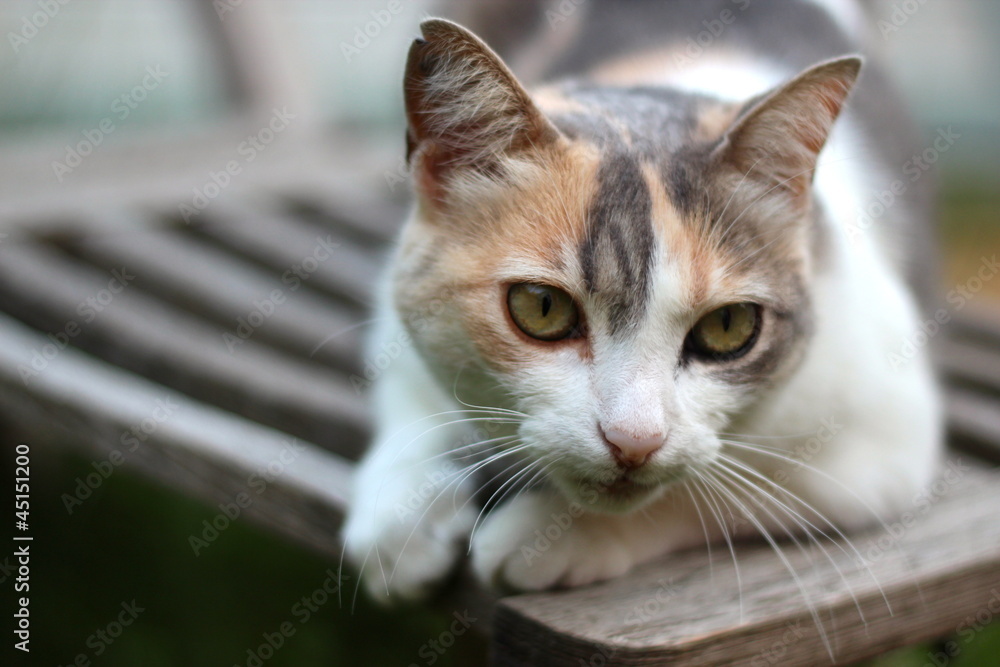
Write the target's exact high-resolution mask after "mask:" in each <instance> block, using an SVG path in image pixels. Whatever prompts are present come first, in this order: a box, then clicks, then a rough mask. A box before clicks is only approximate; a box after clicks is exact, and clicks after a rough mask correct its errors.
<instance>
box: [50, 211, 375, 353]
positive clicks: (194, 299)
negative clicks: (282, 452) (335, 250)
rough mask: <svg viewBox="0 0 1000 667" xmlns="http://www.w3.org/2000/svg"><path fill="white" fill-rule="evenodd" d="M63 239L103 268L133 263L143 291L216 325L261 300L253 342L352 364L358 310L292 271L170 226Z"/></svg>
mask: <svg viewBox="0 0 1000 667" xmlns="http://www.w3.org/2000/svg"><path fill="white" fill-rule="evenodd" d="M63 245H64V246H65V247H67V248H68V249H69V250H70V252H72V253H73V254H74V255H78V256H80V257H83V258H85V259H87V260H88V261H90V262H92V263H94V264H96V265H97V266H99V267H100V268H102V269H103V270H105V271H110V270H111V269H115V268H120V267H122V266H128V267H133V268H134V269H135V271H136V273H137V274H138V276H139V277H138V278H137V285H138V286H140V287H142V289H144V290H145V291H147V292H150V293H152V294H155V295H156V296H158V297H161V298H163V299H164V300H166V301H167V302H169V303H171V304H175V305H178V306H180V307H182V308H184V309H186V310H189V311H192V312H194V313H196V314H197V315H198V316H200V317H202V318H204V319H205V320H207V321H211V322H215V323H216V324H217V325H218V326H219V328H220V330H223V331H224V330H232V329H234V328H235V327H237V326H238V324H239V320H240V319H243V320H246V319H247V317H248V315H249V314H250V313H251V312H253V311H255V310H258V311H259V310H261V308H260V307H258V306H256V305H255V304H256V303H263V304H265V305H264V307H265V309H270V311H269V312H270V315H268V316H267V321H266V323H265V324H264V325H263V326H260V327H258V328H257V329H256V330H255V331H254V337H255V338H256V339H257V340H260V341H266V342H267V343H268V344H269V345H271V346H273V347H278V348H281V349H284V350H287V351H289V352H290V353H292V354H295V355H298V356H300V357H303V358H308V357H309V356H310V354H312V351H313V350H316V354H315V355H313V358H314V359H316V360H317V361H319V362H323V363H326V364H329V365H330V366H332V367H334V368H339V369H341V370H344V371H348V372H350V371H353V370H355V368H356V365H357V350H358V349H359V347H360V340H359V334H360V331H359V330H358V329H357V328H356V327H355V326H354V325H355V324H357V322H358V321H359V320H360V319H361V313H360V311H358V310H356V309H350V308H345V307H344V305H343V303H342V302H339V303H338V302H335V301H332V300H330V299H329V298H327V297H325V296H323V295H320V294H317V293H316V292H314V291H313V290H310V289H309V288H308V286H307V283H305V282H303V280H302V279H301V278H298V277H297V276H295V275H294V274H290V275H289V276H285V278H286V279H283V278H282V275H281V274H275V273H271V272H267V271H265V270H263V269H261V268H260V267H258V266H255V265H254V264H252V263H248V262H246V261H245V260H243V259H241V258H239V257H236V256H234V255H232V254H230V253H226V252H223V251H221V250H219V249H218V248H216V247H214V246H212V245H209V244H205V243H201V242H199V241H198V239H197V238H196V237H192V236H190V235H186V234H182V233H180V232H179V231H177V230H175V229H161V230H147V231H143V232H137V233H128V232H120V233H110V234H87V235H86V236H84V237H82V238H78V239H76V240H72V241H67V242H65V243H64V244H63ZM328 257H329V255H328ZM300 261H301V260H300ZM275 294H277V295H278V297H277V300H272V299H274V296H273V295H275ZM338 332H342V333H340V334H339V335H337V336H333V335H334V334H336V333H338ZM331 336H333V337H331ZM323 341H327V342H326V343H325V344H324V345H323V346H322V347H321V348H319V349H317V346H318V345H319V344H320V343H322V342H323Z"/></svg>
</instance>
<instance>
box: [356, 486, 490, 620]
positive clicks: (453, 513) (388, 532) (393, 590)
mask: <svg viewBox="0 0 1000 667" xmlns="http://www.w3.org/2000/svg"><path fill="white" fill-rule="evenodd" d="M393 495H395V496H397V497H396V498H395V499H394V500H393V499H390V498H389V497H388V496H393ZM385 496H387V497H386V498H382V499H380V500H379V502H378V507H376V506H375V502H374V501H373V500H371V499H367V502H359V503H357V506H356V507H352V508H351V510H350V512H349V513H348V517H347V522H346V524H345V526H344V529H343V534H342V537H343V543H344V550H345V556H346V558H347V560H348V561H349V562H350V563H351V564H352V565H353V566H354V568H355V571H357V572H359V573H360V574H359V576H360V577H361V583H362V585H363V586H364V587H365V588H366V589H367V591H368V593H369V594H370V595H371V596H372V597H373V598H374V599H375V600H376V601H379V602H389V603H391V602H394V601H397V600H402V601H415V600H420V599H422V598H424V597H426V596H427V595H428V594H429V593H430V592H431V591H432V590H433V589H434V587H435V585H436V584H438V583H439V582H440V581H441V580H442V579H444V578H445V577H446V576H447V575H448V574H449V572H450V571H451V570H452V568H453V567H454V565H455V563H456V562H457V561H458V559H459V558H460V557H461V556H462V555H463V554H464V553H465V549H466V546H467V544H468V541H467V540H468V536H469V533H470V532H471V531H472V526H473V523H474V522H475V518H476V515H477V513H476V511H475V510H474V509H473V508H472V507H471V506H469V505H468V504H467V503H465V499H464V498H461V497H459V498H458V499H457V500H453V499H452V497H451V494H450V493H446V494H444V496H443V497H442V498H440V499H439V500H438V501H436V502H434V503H432V504H430V506H429V507H428V506H427V505H424V506H420V507H417V508H415V509H414V508H413V507H411V506H410V504H408V501H407V500H406V499H405V498H404V497H403V494H401V493H399V492H397V493H396V494H392V493H386V494H385ZM463 503H465V504H464V506H463Z"/></svg>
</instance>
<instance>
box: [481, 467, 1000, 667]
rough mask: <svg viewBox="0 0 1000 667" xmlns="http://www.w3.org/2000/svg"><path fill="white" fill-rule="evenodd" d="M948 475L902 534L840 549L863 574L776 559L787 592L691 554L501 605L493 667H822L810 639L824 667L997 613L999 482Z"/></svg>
mask: <svg viewBox="0 0 1000 667" xmlns="http://www.w3.org/2000/svg"><path fill="white" fill-rule="evenodd" d="M957 469H958V470H959V472H958V473H953V474H958V475H959V479H958V481H954V480H952V483H947V482H942V483H941V484H942V485H943V486H942V487H940V488H937V487H935V488H936V490H938V491H940V493H938V494H933V493H932V497H933V498H934V500H935V502H934V504H933V508H932V509H931V510H930V511H929V512H927V513H926V514H923V513H921V512H920V511H917V510H916V509H915V511H914V512H913V513H911V514H913V515H915V517H916V518H915V523H913V525H911V526H910V527H904V525H903V524H902V523H899V524H893V525H891V526H890V528H892V529H893V532H892V533H891V534H890V533H886V532H883V531H881V530H875V531H872V532H869V533H866V534H860V535H856V536H854V538H853V539H854V542H855V544H857V545H858V549H859V551H860V552H861V555H862V556H863V557H864V559H865V560H866V561H867V563H868V566H869V567H870V573H871V574H870V575H869V574H868V572H867V571H866V569H865V568H863V567H860V566H859V565H858V564H857V562H856V561H855V559H854V558H853V557H852V555H851V554H850V552H849V550H848V553H844V552H841V551H839V550H837V549H834V548H830V547H829V546H828V547H827V551H828V552H829V559H830V560H831V561H832V562H833V563H835V564H836V567H834V566H833V565H831V563H830V562H829V561H827V557H826V556H824V555H823V554H822V553H821V552H819V551H818V549H816V548H815V547H813V548H810V549H809V550H808V552H807V554H803V553H799V552H797V551H796V549H795V547H794V546H793V545H791V544H786V545H784V546H783V548H784V550H785V552H786V555H787V558H788V560H789V561H790V562H791V563H792V565H793V566H794V568H795V569H796V571H797V574H798V577H799V580H800V582H801V588H800V586H799V585H797V584H796V583H795V581H794V580H793V578H792V577H791V576H790V574H789V572H788V570H787V569H786V568H785V567H784V566H783V564H782V563H781V562H780V560H779V559H778V558H777V557H775V555H774V553H773V552H772V551H771V550H770V549H769V548H768V547H767V546H765V545H749V544H744V545H740V546H739V547H738V552H737V555H738V562H739V570H740V576H741V582H740V583H738V582H737V580H736V577H735V570H734V569H733V568H731V567H727V566H726V565H725V564H724V562H722V561H720V560H719V559H716V562H715V566H714V571H713V570H710V568H709V565H708V561H707V559H706V557H705V552H704V551H703V550H702V551H697V550H696V551H691V552H686V553H681V554H677V555H675V556H672V557H670V558H668V559H665V560H664V561H662V562H660V563H656V564H652V565H649V566H647V567H644V568H641V569H640V570H638V571H636V572H635V573H633V574H631V575H629V576H626V577H624V578H621V579H618V580H614V581H611V582H608V583H605V584H600V585H596V586H590V587H586V588H580V589H574V590H570V591H564V592H557V593H548V594H537V595H523V596H517V597H512V598H507V599H505V600H503V601H501V602H500V604H499V607H498V609H497V612H496V621H495V638H494V648H493V659H494V664H495V665H497V666H498V667H505V666H507V665H523V666H528V665H546V666H549V667H561V666H563V665H566V666H569V665H572V666H574V667H577V666H578V665H580V664H602V665H660V664H666V663H669V664H676V665H719V664H726V665H752V666H753V667H757V666H758V665H766V664H775V663H777V664H781V665H816V664H823V663H829V662H831V661H832V659H831V658H830V656H829V653H828V652H827V650H826V648H825V646H824V640H823V638H822V635H821V633H820V631H819V630H818V628H819V627H822V634H823V635H825V637H826V641H827V642H828V644H829V647H830V649H831V651H832V655H833V657H834V659H836V661H837V662H848V661H852V660H859V659H862V658H865V657H869V656H873V655H876V654H878V653H880V652H882V651H885V650H887V649H890V648H893V647H896V646H900V645H906V644H913V643H915V642H919V641H921V640H925V639H929V638H933V637H936V636H941V635H947V634H949V633H954V632H956V631H957V630H958V628H959V627H960V624H961V623H962V622H963V619H964V618H965V617H966V616H967V615H969V614H970V613H971V614H973V615H974V614H975V612H976V611H977V610H979V609H983V608H985V605H986V604H987V602H989V600H990V597H991V595H994V596H996V599H997V602H1000V595H998V594H997V588H996V587H998V586H1000V524H998V523H997V521H996V507H997V506H998V504H1000V475H998V474H997V473H995V472H989V473H987V472H982V471H978V470H975V469H972V470H962V469H961V468H960V467H959V468H957ZM897 529H898V531H897ZM810 559H812V562H813V563H814V564H815V565H810ZM837 568H839V569H840V570H841V572H842V576H841V574H838V572H837ZM875 581H877V582H879V584H880V585H881V588H882V591H880V590H879V587H878V586H876V584H875ZM883 591H884V594H885V597H884V598H883ZM806 599H808V600H809V604H811V605H812V607H813V608H814V609H815V611H816V614H817V617H816V618H815V619H814V618H813V617H812V616H811V615H810V613H809V609H808V606H807V604H806V602H805V600H806ZM886 600H888V602H889V604H890V605H891V612H890V608H889V606H888V605H887V604H886ZM994 604H996V603H994ZM741 607H742V610H743V612H742V615H741V612H740V609H741ZM862 613H863V616H864V619H865V620H864V621H862V620H861V614H862ZM817 619H818V622H817Z"/></svg>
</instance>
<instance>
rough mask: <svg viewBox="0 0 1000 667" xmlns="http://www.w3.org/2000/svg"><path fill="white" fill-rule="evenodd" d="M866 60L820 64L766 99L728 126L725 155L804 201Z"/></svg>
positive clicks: (742, 169)
mask: <svg viewBox="0 0 1000 667" xmlns="http://www.w3.org/2000/svg"><path fill="white" fill-rule="evenodd" d="M861 64H862V61H861V58H859V57H856V56H847V57H844V58H838V59H836V60H830V61H827V62H824V63H820V64H818V65H815V66H813V67H811V68H809V69H807V70H806V71H804V72H802V73H801V74H799V75H798V76H797V77H795V78H794V79H792V80H791V81H789V82H788V83H787V84H785V85H783V86H781V87H780V88H778V89H777V90H775V91H773V92H772V93H770V94H769V95H767V96H766V97H764V99H762V100H760V101H759V102H757V103H756V104H754V105H753V106H752V107H751V108H750V109H749V110H748V111H746V112H745V113H744V114H742V115H741V116H740V117H739V118H738V119H737V120H736V122H735V123H734V125H733V127H732V128H731V129H730V130H729V132H728V133H727V135H726V136H725V138H724V139H723V142H722V144H721V145H720V146H719V149H718V150H719V151H720V152H721V154H722V158H723V159H724V160H725V161H727V162H729V163H730V164H732V165H733V166H735V167H736V168H737V169H738V170H739V171H740V172H741V173H743V174H749V175H750V176H751V177H755V178H764V179H766V180H767V181H768V182H770V183H771V184H772V185H773V186H774V188H775V190H778V189H783V190H785V191H787V192H789V193H791V195H792V196H793V197H795V198H798V199H801V198H802V197H803V196H804V195H805V194H806V193H807V192H808V190H809V185H810V183H811V182H812V177H813V172H814V170H815V168H816V161H817V159H818V158H819V152H820V150H821V149H822V148H823V145H824V144H825V143H826V139H827V137H828V136H829V134H830V130H831V129H832V127H833V123H834V121H835V120H837V116H839V115H840V112H841V110H842V109H843V106H844V102H845V101H846V100H847V96H848V94H849V93H850V91H851V88H852V87H853V86H854V83H855V82H856V81H857V78H858V73H859V71H860V70H861Z"/></svg>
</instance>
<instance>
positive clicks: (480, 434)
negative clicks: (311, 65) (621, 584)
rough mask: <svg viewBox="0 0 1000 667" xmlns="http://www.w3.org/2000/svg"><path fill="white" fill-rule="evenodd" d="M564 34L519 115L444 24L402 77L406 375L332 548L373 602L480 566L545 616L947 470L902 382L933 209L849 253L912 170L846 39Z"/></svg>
mask: <svg viewBox="0 0 1000 667" xmlns="http://www.w3.org/2000/svg"><path fill="white" fill-rule="evenodd" d="M529 4H530V3H520V4H518V3H515V5H514V6H515V7H518V8H520V9H521V10H523V11H529V10H528V9H526V7H528V6H529ZM562 4H566V3H562ZM551 6H552V5H531V7H533V9H531V10H530V11H533V12H534V13H535V17H536V18H540V17H543V16H547V17H548V19H549V20H548V21H547V23H549V24H551V25H550V26H545V25H542V26H541V28H539V29H538V31H537V34H538V35H540V41H541V43H544V42H545V41H546V40H549V41H556V42H558V48H556V47H553V48H551V49H549V50H548V52H547V55H546V59H545V62H543V63H538V62H535V63H532V65H533V66H534V67H535V69H537V70H539V71H541V72H542V74H541V76H542V78H544V80H545V82H544V83H542V84H540V85H537V86H534V87H533V88H532V90H531V92H528V89H527V88H526V87H525V86H524V85H523V84H522V83H521V82H520V81H519V80H518V79H517V78H516V77H515V75H514V74H513V73H512V71H511V70H510V69H509V68H508V66H507V65H506V64H505V63H504V61H503V60H502V59H501V57H500V56H499V55H498V54H497V53H496V52H494V51H493V50H491V48H490V47H489V46H487V45H486V43H484V42H483V41H482V40H481V39H480V38H479V37H477V36H476V35H475V34H473V33H472V32H471V31H469V30H468V29H466V28H464V27H462V26H460V25H458V24H456V23H453V22H450V21H447V20H444V19H428V20H426V21H424V22H423V23H422V24H421V26H420V30H421V33H422V36H421V37H420V38H418V39H416V40H415V41H414V42H413V44H412V46H411V48H410V51H409V56H408V59H407V63H406V69H405V75H404V101H405V108H406V119H407V133H406V149H407V160H408V163H409V165H410V167H411V170H412V182H413V190H414V198H415V203H414V206H413V210H412V214H411V216H410V218H409V219H408V221H407V222H406V225H405V227H404V229H403V231H402V233H401V237H400V239H399V242H398V245H397V247H396V249H395V253H394V255H393V257H392V259H391V266H390V270H389V271H388V274H387V277H386V279H385V281H384V282H383V284H382V286H381V291H380V297H379V298H380V303H379V305H378V313H377V314H378V319H377V322H378V324H377V325H376V327H375V330H374V332H373V335H372V337H371V340H370V349H371V350H372V351H373V352H372V353H373V354H374V353H375V352H376V351H379V350H382V349H385V346H387V345H388V346H396V348H398V349H399V350H402V352H401V353H400V354H399V355H398V357H397V358H395V359H394V360H392V362H391V363H390V364H389V365H388V366H387V367H386V368H385V369H384V371H382V373H381V375H380V376H379V377H378V378H376V379H375V382H374V388H373V400H374V406H375V413H376V420H377V423H376V435H375V439H374V443H373V446H372V448H371V449H370V451H369V452H368V453H367V455H366V456H365V458H364V460H363V461H362V462H361V464H360V466H359V471H358V473H357V476H356V480H355V485H354V490H353V495H352V498H351V504H350V510H349V513H348V516H347V519H346V522H345V526H344V529H343V540H344V544H345V553H346V557H347V558H348V560H349V561H350V562H351V563H353V564H354V566H355V567H356V568H357V569H358V570H359V571H360V572H361V573H362V574H361V577H362V581H363V583H364V585H365V587H366V588H368V589H369V590H370V591H371V592H372V594H374V595H375V596H376V597H379V598H386V597H388V598H389V599H393V600H396V599H419V598H421V597H423V596H426V595H428V594H429V593H430V592H431V591H433V590H434V588H435V586H437V585H439V584H440V582H441V581H442V580H444V579H445V578H446V577H447V576H448V575H449V573H451V572H452V571H453V569H454V568H455V567H456V566H457V564H459V563H460V561H462V559H463V558H464V556H465V554H466V553H467V552H468V553H469V554H470V555H471V569H472V571H473V572H474V573H475V575H476V577H477V578H478V579H479V580H480V581H481V582H482V583H483V584H484V585H486V586H490V587H495V588H497V589H500V590H541V589H548V588H552V587H559V586H578V585H583V584H588V583H591V582H595V581H600V580H605V579H609V578H613V577H617V576H619V575H622V574H624V573H625V572H627V571H628V570H630V569H631V568H633V567H634V566H636V565H638V564H640V563H644V562H647V561H650V560H653V559H656V558H658V557H661V556H663V555H665V554H668V553H670V552H672V551H676V550H679V549H683V548H687V547H691V546H695V545H704V544H705V543H706V541H708V542H709V543H711V542H718V541H721V540H729V539H731V538H732V537H734V536H743V535H750V534H755V533H758V532H763V533H766V534H768V535H770V534H775V535H778V536H780V535H783V534H785V532H786V531H797V532H807V533H811V534H813V536H815V534H816V533H819V532H821V531H825V532H826V533H829V534H833V533H834V532H838V533H839V531H841V530H844V531H846V530H851V529H857V528H859V527H863V526H866V525H869V524H871V523H872V522H874V521H877V520H878V519H879V518H882V517H887V516H890V515H891V514H893V513H895V512H899V511H902V510H903V509H905V508H906V506H907V503H909V502H911V501H912V498H913V497H914V496H915V495H916V494H918V492H919V491H920V490H921V488H923V487H924V486H925V485H926V484H928V483H929V481H930V480H931V479H932V478H933V476H934V474H935V472H936V470H937V467H938V464H939V461H940V456H941V441H942V414H941V413H942V409H941V401H940V398H939V391H938V388H937V384H936V380H935V376H934V372H933V369H932V367H931V365H930V362H929V360H928V354H927V352H926V350H920V351H919V352H918V353H917V354H916V355H914V356H913V358H911V359H909V360H908V361H907V363H905V364H894V363H892V362H891V361H890V360H891V358H892V355H893V353H894V352H897V351H898V348H899V345H900V343H901V341H903V340H904V339H905V338H906V337H907V336H909V335H910V334H911V333H912V332H914V331H916V330H917V329H918V327H919V321H920V306H919V299H918V296H917V291H919V290H916V291H915V289H914V287H912V286H911V283H912V284H915V283H917V282H918V278H919V277H921V275H920V274H923V275H922V277H923V278H925V279H926V275H927V274H928V273H929V272H928V270H927V269H926V267H927V266H928V265H927V264H926V263H924V260H923V259H921V258H920V253H919V250H920V246H921V245H922V243H923V242H922V241H920V239H922V238H924V237H923V236H922V234H924V231H922V230H923V228H924V227H926V226H927V225H928V222H929V220H928V217H929V213H928V210H927V209H928V207H927V206H926V197H925V195H924V194H921V193H919V192H916V191H914V192H913V193H910V197H909V198H901V200H900V201H899V202H897V204H896V205H895V206H893V207H890V208H889V209H888V210H887V211H886V212H885V214H884V215H883V216H882V217H881V218H880V220H879V222H878V225H876V226H873V227H870V228H865V229H860V228H859V227H858V224H857V221H858V212H859V211H861V210H862V209H863V207H864V205H865V204H866V203H867V202H868V201H869V199H870V198H871V196H872V193H873V192H875V191H876V186H877V185H878V184H880V183H883V182H888V181H889V180H890V178H889V177H891V175H892V173H893V169H895V168H896V166H897V165H902V164H903V163H904V162H905V159H906V156H908V154H909V153H907V150H908V148H909V147H910V146H911V142H912V136H911V134H910V133H909V132H908V131H907V129H906V128H907V126H906V122H905V119H904V118H903V116H902V112H901V110H900V108H899V104H898V102H897V101H896V100H895V98H893V96H892V93H891V89H889V88H888V84H887V83H886V82H885V79H884V77H883V76H882V75H881V74H880V73H879V70H878V68H877V67H871V66H869V65H867V64H866V65H864V69H865V74H864V78H863V83H859V82H858V81H859V73H860V72H861V70H862V68H863V63H862V59H861V58H860V57H859V56H857V55H852V54H853V53H855V52H856V51H857V50H858V49H859V44H858V43H857V41H856V40H855V39H854V38H852V37H850V35H851V34H856V33H858V32H859V30H860V28H859V22H860V21H861V20H862V14H861V13H860V7H856V6H855V5H854V4H853V3H850V2H846V1H843V2H839V1H835V0H809V1H807V0H781V1H780V2H775V1H774V0H755V1H754V2H750V0H715V1H709V2H693V1H676V2H638V1H636V2H630V3H619V2H615V3H612V2H608V1H606V0H605V1H602V0H590V1H588V2H586V3H582V4H580V3H570V5H569V6H568V11H566V12H565V13H564V14H557V15H553V14H551V12H552V11H553V10H551V9H548V10H545V11H546V12H547V13H545V14H543V13H542V9H540V8H542V7H551ZM560 6H561V5H560ZM553 16H557V17H559V16H561V17H562V18H564V19H565V20H566V21H567V23H571V24H572V26H571V27H567V26H560V25H556V23H558V22H557V21H553V20H552V17H553ZM493 28H494V29H495V30H494V31H495V32H497V33H498V34H500V33H502V32H503V31H502V30H500V29H499V28H498V27H497V26H493ZM486 29H487V30H489V29H490V28H489V26H487V27H486ZM560 30H563V31H566V32H564V33H563V34H561V35H558V36H557V35H555V33H557V32H558V31H560ZM557 37H558V39H557ZM536 41H537V40H536ZM519 48H522V49H527V47H525V46H523V45H522V46H521V47H519ZM540 52H541V51H539V50H538V49H535V50H533V51H531V53H535V54H537V53H540ZM921 197H923V199H921ZM908 248H917V250H914V251H910V250H907V249H908ZM907 275H910V276H911V278H912V279H910V280H908V279H907ZM914 276H917V278H914ZM925 282H926V280H925ZM463 429H464V430H463ZM460 431H461V432H460ZM470 431H471V434H470ZM486 471H489V472H486ZM484 473H485V474H484ZM484 485H485V488H487V491H486V492H482V491H480V488H481V487H483V486H484Z"/></svg>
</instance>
